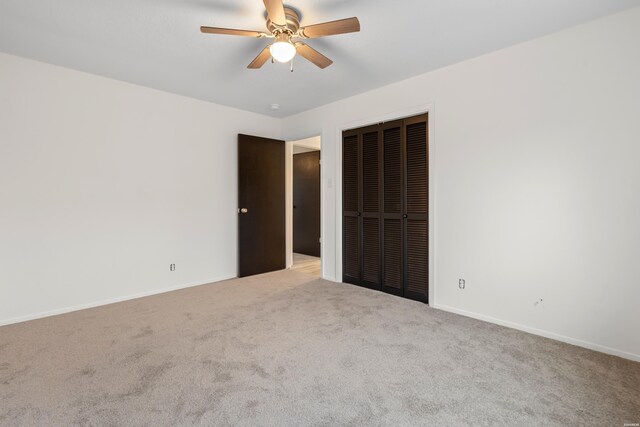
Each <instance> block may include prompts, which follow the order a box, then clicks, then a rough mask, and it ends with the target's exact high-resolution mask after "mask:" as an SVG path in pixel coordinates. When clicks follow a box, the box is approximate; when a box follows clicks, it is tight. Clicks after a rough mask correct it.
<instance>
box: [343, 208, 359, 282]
mask: <svg viewBox="0 0 640 427" xmlns="http://www.w3.org/2000/svg"><path fill="white" fill-rule="evenodd" d="M343 219H344V222H343V227H344V254H343V256H344V273H343V275H344V276H348V277H349V278H352V279H354V280H359V278H360V256H359V252H360V245H359V242H358V240H359V239H358V218H356V217H353V216H345V217H343Z"/></svg>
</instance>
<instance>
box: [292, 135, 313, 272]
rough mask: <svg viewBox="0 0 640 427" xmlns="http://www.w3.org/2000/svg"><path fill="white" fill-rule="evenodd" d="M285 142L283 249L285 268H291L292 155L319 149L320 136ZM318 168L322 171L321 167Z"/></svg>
mask: <svg viewBox="0 0 640 427" xmlns="http://www.w3.org/2000/svg"><path fill="white" fill-rule="evenodd" d="M285 144H286V145H285V157H286V159H285V160H286V161H285V197H286V212H287V213H286V215H285V216H286V221H285V222H286V240H287V243H286V245H285V251H286V256H287V268H291V266H292V265H293V155H294V154H298V153H305V152H308V151H318V150H320V147H321V138H320V137H319V136H313V137H310V138H305V139H300V140H298V141H286V143H285ZM320 170H321V171H322V168H321V169H320ZM321 228H322V227H321Z"/></svg>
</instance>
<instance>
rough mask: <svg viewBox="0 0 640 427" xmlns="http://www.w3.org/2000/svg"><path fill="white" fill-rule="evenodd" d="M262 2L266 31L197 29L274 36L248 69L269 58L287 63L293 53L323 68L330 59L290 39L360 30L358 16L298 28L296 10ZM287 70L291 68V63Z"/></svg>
mask: <svg viewBox="0 0 640 427" xmlns="http://www.w3.org/2000/svg"><path fill="white" fill-rule="evenodd" d="M264 5H265V7H266V9H267V29H268V30H269V32H268V33H265V32H260V31H250V30H236V29H232V28H217V27H205V26H202V27H200V31H201V32H203V33H207V34H228V35H232V36H246V37H257V38H272V39H275V40H274V42H273V43H272V44H270V45H269V46H267V47H265V48H264V49H263V50H262V52H260V53H259V54H258V56H256V58H255V59H254V60H253V61H251V63H250V64H249V65H248V66H247V68H251V69H257V68H260V67H262V66H263V65H264V64H265V62H267V60H268V59H269V57H271V58H272V60H276V61H278V62H289V61H291V60H292V59H293V57H294V56H296V53H298V54H300V56H302V57H303V58H305V59H307V60H308V61H310V62H312V63H313V64H315V65H317V66H318V67H320V68H326V67H328V66H329V65H331V64H333V61H332V60H330V59H329V58H327V57H326V56H324V55H323V54H321V53H320V52H318V51H317V50H315V49H314V48H312V47H311V46H309V45H308V44H306V43H304V42H302V41H294V39H295V38H299V39H314V38H318V37H324V36H333V35H336V34H345V33H353V32H357V31H360V22H359V21H358V18H347V19H340V20H338V21H331V22H325V23H322V24H315V25H309V26H306V27H300V15H299V14H298V12H297V11H296V10H294V9H292V8H290V7H285V6H284V4H283V3H282V0H264ZM291 71H293V65H292V68H291Z"/></svg>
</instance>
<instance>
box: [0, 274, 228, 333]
mask: <svg viewBox="0 0 640 427" xmlns="http://www.w3.org/2000/svg"><path fill="white" fill-rule="evenodd" d="M235 277H236V276H222V277H216V278H213V279H210V280H203V281H198V282H191V283H185V284H182V285H176V286H170V287H168V288H162V289H155V290H152V291H146V292H140V293H137V294H132V295H126V296H123V297H116V298H111V299H108V300H102V301H94V302H90V303H87V304H80V305H74V306H71V307H63V308H58V309H55V310H48V311H42V312H40V313H35V314H28V315H26V316H19V317H13V318H10V319H0V326H4V325H11V324H14V323H20V322H26V321H29V320H35V319H41V318H43V317H49V316H56V315H58V314H65V313H71V312H72V311H79V310H85V309H87V308H93V307H100V306H101V305H108V304H113V303H116V302H122V301H129V300H132V299H136V298H143V297H148V296H151V295H157V294H163V293H165V292H171V291H177V290H179V289H185V288H191V287H194V286H201V285H206V284H209V283H214V282H221V281H223V280H229V279H233V278H235Z"/></svg>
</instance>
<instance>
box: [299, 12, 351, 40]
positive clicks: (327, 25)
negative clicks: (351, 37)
mask: <svg viewBox="0 0 640 427" xmlns="http://www.w3.org/2000/svg"><path fill="white" fill-rule="evenodd" d="M358 31H360V21H358V18H355V17H354V18H347V19H340V20H338V21H331V22H324V23H322V24H315V25H309V26H308V27H303V28H300V31H298V33H300V35H302V36H303V37H306V38H308V39H314V38H317V37H324V36H333V35H336V34H345V33H355V32H358Z"/></svg>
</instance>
